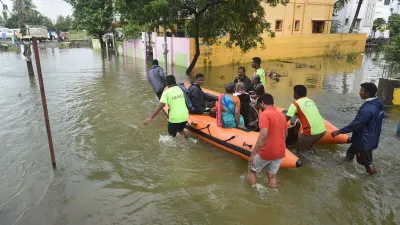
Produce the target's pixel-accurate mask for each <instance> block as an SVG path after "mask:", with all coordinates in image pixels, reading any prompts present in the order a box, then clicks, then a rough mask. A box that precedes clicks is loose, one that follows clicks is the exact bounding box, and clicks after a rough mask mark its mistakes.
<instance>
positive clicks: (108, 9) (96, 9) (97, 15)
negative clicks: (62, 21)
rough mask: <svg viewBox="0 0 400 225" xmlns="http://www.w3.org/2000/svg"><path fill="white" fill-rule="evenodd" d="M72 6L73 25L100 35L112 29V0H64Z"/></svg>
mask: <svg viewBox="0 0 400 225" xmlns="http://www.w3.org/2000/svg"><path fill="white" fill-rule="evenodd" d="M66 1H67V2H68V3H70V4H71V5H72V7H73V10H74V12H73V17H74V23H73V26H75V27H76V28H78V29H81V30H87V31H88V32H89V33H90V34H95V35H97V36H98V37H102V36H103V35H104V34H106V33H107V32H110V31H111V30H112V22H113V19H114V16H113V15H114V14H113V1H112V0H90V1H87V0H66Z"/></svg>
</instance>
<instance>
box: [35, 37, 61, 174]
mask: <svg viewBox="0 0 400 225" xmlns="http://www.w3.org/2000/svg"><path fill="white" fill-rule="evenodd" d="M32 43H33V51H34V52H35V60H36V68H37V74H38V78H39V85H40V95H41V97H42V106H43V114H44V120H45V123H46V131H47V140H48V142H49V149H50V158H51V165H52V166H53V169H56V167H57V165H56V156H55V154H54V147H53V138H52V136H51V129H50V121H49V113H48V111H47V101H46V93H45V91H44V84H43V76H42V67H41V66H40V55H39V49H38V44H37V40H36V38H35V37H33V38H32Z"/></svg>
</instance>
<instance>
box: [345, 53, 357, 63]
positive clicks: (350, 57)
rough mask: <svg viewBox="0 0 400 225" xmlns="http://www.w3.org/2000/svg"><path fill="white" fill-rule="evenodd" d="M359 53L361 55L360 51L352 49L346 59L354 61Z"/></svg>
mask: <svg viewBox="0 0 400 225" xmlns="http://www.w3.org/2000/svg"><path fill="white" fill-rule="evenodd" d="M358 55H359V53H358V52H356V51H351V52H349V53H347V55H346V59H347V61H354V60H355V59H356V58H357V56H358Z"/></svg>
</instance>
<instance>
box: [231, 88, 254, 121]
mask: <svg viewBox="0 0 400 225" xmlns="http://www.w3.org/2000/svg"><path fill="white" fill-rule="evenodd" d="M233 96H237V97H238V98H239V99H240V115H242V116H243V119H244V125H245V126H246V127H247V124H248V122H249V119H248V115H249V109H250V95H249V94H248V93H247V92H246V91H245V85H244V83H243V82H237V84H236V92H235V94H233Z"/></svg>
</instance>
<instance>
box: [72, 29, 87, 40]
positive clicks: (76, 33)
mask: <svg viewBox="0 0 400 225" xmlns="http://www.w3.org/2000/svg"><path fill="white" fill-rule="evenodd" d="M68 39H69V40H91V39H92V35H89V34H88V32H86V31H82V30H71V31H70V32H69V34H68Z"/></svg>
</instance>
